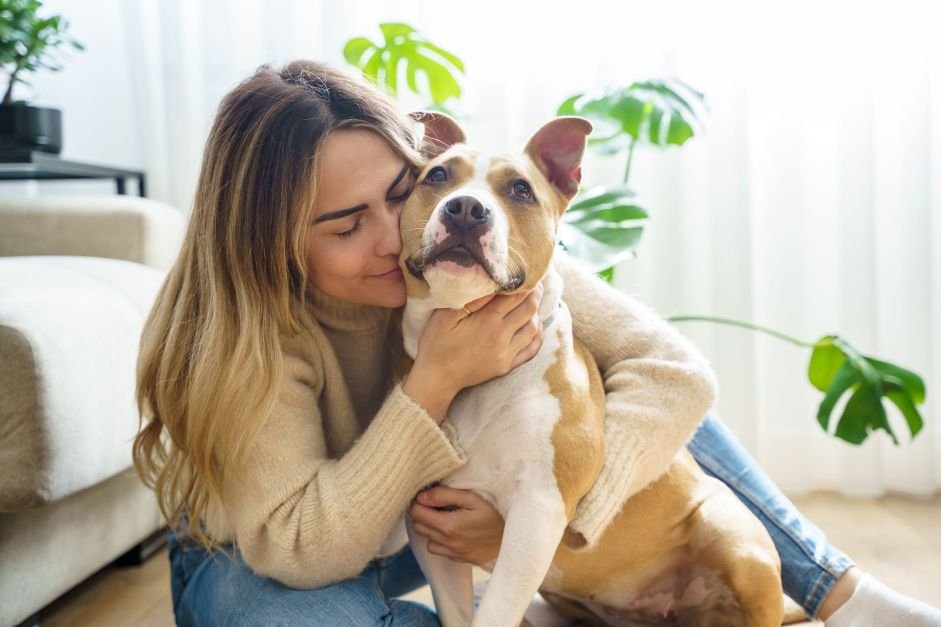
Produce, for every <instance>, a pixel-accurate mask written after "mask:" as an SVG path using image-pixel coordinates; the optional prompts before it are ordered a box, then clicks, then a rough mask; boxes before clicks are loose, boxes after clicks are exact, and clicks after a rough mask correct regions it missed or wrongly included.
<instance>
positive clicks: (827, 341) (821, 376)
mask: <svg viewBox="0 0 941 627" xmlns="http://www.w3.org/2000/svg"><path fill="white" fill-rule="evenodd" d="M833 338H834V336H832V335H830V336H827V337H824V338H821V339H820V341H818V342H817V343H816V344H815V345H814V349H813V352H812V353H811V355H810V365H809V367H808V369H807V376H808V378H809V379H810V382H811V384H813V386H814V387H815V388H817V389H818V390H820V391H821V392H826V391H827V389H828V388H829V387H830V386H831V385H832V384H833V379H834V377H836V375H837V373H838V372H839V371H840V369H841V368H843V365H844V363H845V362H846V355H844V354H843V351H841V350H840V349H839V348H837V347H836V346H835V345H834V344H833Z"/></svg>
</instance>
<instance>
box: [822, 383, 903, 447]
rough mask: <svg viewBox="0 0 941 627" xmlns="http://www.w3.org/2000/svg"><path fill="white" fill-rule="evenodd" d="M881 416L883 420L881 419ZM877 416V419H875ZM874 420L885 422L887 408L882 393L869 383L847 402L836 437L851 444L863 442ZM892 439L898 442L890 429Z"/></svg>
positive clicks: (861, 387) (837, 427)
mask: <svg viewBox="0 0 941 627" xmlns="http://www.w3.org/2000/svg"><path fill="white" fill-rule="evenodd" d="M880 416H881V418H882V420H881V421H880V420H879V417H880ZM873 418H875V421H874V420H873ZM873 422H883V423H884V422H885V409H883V407H882V402H881V398H880V394H879V392H878V391H877V390H874V389H873V388H872V387H870V386H868V385H863V386H860V387H859V388H858V389H857V390H856V391H855V392H854V393H853V395H852V396H851V397H850V400H849V402H848V403H846V409H844V410H843V416H842V417H841V418H840V422H839V423H838V424H837V426H836V433H835V435H836V437H838V438H840V439H841V440H845V441H847V442H849V443H850V444H862V443H863V442H864V441H865V440H866V438H867V437H869V429H870V425H871V424H872V423H873ZM889 435H890V436H891V437H892V440H893V441H894V442H895V443H896V444H898V440H897V439H896V438H895V434H894V433H892V432H891V431H889Z"/></svg>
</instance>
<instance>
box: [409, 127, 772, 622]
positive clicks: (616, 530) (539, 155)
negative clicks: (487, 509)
mask: <svg viewBox="0 0 941 627" xmlns="http://www.w3.org/2000/svg"><path fill="white" fill-rule="evenodd" d="M412 115H413V118H414V119H415V120H417V121H418V122H420V123H422V124H423V125H424V129H425V142H424V144H423V145H424V148H423V150H424V152H425V153H426V156H428V157H429V161H428V163H427V164H426V165H425V166H424V167H423V169H422V171H421V172H420V174H419V176H418V178H417V179H416V185H415V188H414V191H413V192H412V194H411V196H410V198H409V199H408V200H407V201H406V203H405V206H404V207H403V209H402V217H401V229H402V242H403V250H402V254H401V256H400V265H401V267H402V271H403V275H404V276H405V280H406V291H407V304H406V306H405V309H404V311H403V314H402V335H403V339H404V342H405V350H406V353H407V354H408V355H409V356H411V357H412V358H414V357H415V355H416V353H417V346H418V338H419V336H420V335H421V332H422V329H423V328H424V326H425V324H426V323H427V321H428V318H429V317H430V315H431V314H432V312H433V311H434V310H435V309H437V308H442V307H447V308H454V309H460V308H462V307H463V306H464V305H465V304H467V303H469V302H470V301H472V300H474V299H477V298H479V297H482V296H485V295H488V294H493V293H504V294H505V293H513V292H516V291H520V290H530V289H532V288H534V287H535V286H536V285H537V284H538V283H542V285H543V286H544V295H543V298H542V301H541V305H540V310H539V315H540V318H541V319H542V321H543V327H544V340H543V344H542V347H541V348H540V350H539V352H538V354H537V355H536V356H535V357H534V358H533V359H531V360H530V361H528V362H526V363H524V364H523V365H521V366H519V367H517V368H515V369H514V370H512V371H511V372H509V373H508V374H507V375H505V376H503V377H499V378H497V379H493V380H491V381H488V382H486V383H483V384H481V385H478V386H474V387H473V388H469V389H466V390H464V391H462V392H461V393H460V394H459V395H458V396H457V397H456V398H455V400H454V401H453V403H452V404H451V406H450V409H449V411H448V419H449V421H450V422H451V424H452V425H453V427H454V429H455V431H456V433H457V437H458V440H459V442H460V444H461V446H462V447H463V448H464V450H465V452H466V454H467V459H468V461H467V464H466V465H465V466H464V467H462V468H461V469H460V470H458V471H457V472H455V473H453V474H452V475H450V476H449V477H447V478H445V479H444V480H443V481H442V482H441V483H443V484H444V485H448V486H451V487H454V488H463V489H470V490H474V491H475V492H476V493H477V494H479V495H480V496H481V497H483V498H484V499H486V500H487V501H488V502H490V503H491V504H492V505H493V506H494V507H495V508H496V509H497V510H498V511H499V512H500V514H501V515H502V516H503V518H504V520H505V529H504V534H503V541H502V544H501V547H500V552H499V556H498V557H497V559H496V561H495V562H494V563H492V564H480V565H479V566H481V567H483V568H485V569H487V570H489V571H490V572H491V578H490V582H489V584H488V586H487V590H486V592H485V593H484V595H483V598H482V599H481V601H480V605H479V608H478V609H477V612H476V615H475V614H474V609H473V582H472V567H471V566H470V565H469V564H463V563H459V562H457V561H452V560H450V559H449V558H446V557H442V556H437V555H433V554H431V553H430V552H429V551H428V550H427V543H426V542H425V541H424V540H423V538H421V537H420V536H417V535H416V534H415V532H414V530H413V529H412V526H411V522H410V520H407V521H406V528H407V531H408V535H409V539H410V543H411V546H412V549H413V551H414V553H415V556H416V558H417V560H418V563H419V565H420V566H421V568H422V571H423V572H424V573H425V575H426V577H427V579H428V581H429V583H430V585H431V589H432V595H433V597H434V601H435V605H436V607H437V610H438V614H439V617H440V619H441V622H442V623H443V624H444V625H445V627H463V626H466V625H470V624H473V625H475V626H480V627H495V626H499V625H508V626H515V625H519V624H520V622H521V620H522V619H523V616H524V613H525V611H526V609H527V607H528V605H529V603H530V601H531V600H532V597H533V595H534V594H535V593H536V592H537V590H538V591H540V592H542V594H543V596H544V597H545V598H546V599H547V600H548V601H549V602H550V603H552V604H553V605H554V606H555V607H556V608H557V609H558V610H559V611H562V612H563V613H566V614H567V615H568V616H570V617H572V618H573V619H580V620H585V621H589V622H590V624H607V625H661V624H675V625H697V626H708V625H715V626H718V625H722V626H733V625H741V626H744V627H764V626H770V625H780V624H781V617H782V612H783V609H782V592H781V578H780V561H779V558H778V555H777V553H776V551H775V549H774V545H773V544H772V542H771V539H770V537H769V536H768V534H767V532H766V531H765V529H764V528H763V527H762V525H761V524H760V523H759V522H758V520H757V519H756V518H755V517H754V516H752V514H751V513H750V512H749V511H748V510H747V508H746V507H745V506H744V505H743V504H742V503H741V502H740V501H739V500H738V499H737V498H736V497H735V496H734V494H732V492H731V491H730V490H729V489H728V488H727V487H726V486H724V485H723V484H721V483H720V482H719V481H717V480H715V479H711V478H709V477H707V476H706V475H705V474H704V473H703V471H702V470H701V469H700V468H699V466H698V465H697V464H696V462H695V461H694V460H693V458H692V457H691V456H690V455H689V453H688V452H686V451H685V450H684V451H682V452H681V453H679V454H678V455H677V456H676V458H675V459H674V461H673V463H672V465H671V467H670V468H669V470H668V472H667V473H666V474H665V475H663V476H662V477H660V478H659V479H658V480H656V481H655V482H654V483H653V484H652V485H651V486H650V487H649V488H648V489H645V490H643V491H641V492H640V493H638V494H637V495H635V496H634V497H632V498H631V499H630V500H629V501H628V502H627V503H626V505H625V506H624V508H623V509H622V511H621V512H620V514H619V515H618V516H617V517H616V518H615V520H614V521H613V522H612V523H611V524H610V526H609V527H608V528H607V530H606V531H605V533H604V534H603V536H602V538H601V539H600V541H599V543H598V545H597V546H596V547H593V548H591V549H587V548H583V549H581V550H577V549H575V548H572V547H570V546H569V543H566V542H562V540H563V535H564V534H565V533H566V528H567V525H568V523H569V521H570V520H571V518H572V517H573V515H574V513H575V508H576V505H577V503H578V501H579V499H580V498H581V497H582V496H583V495H585V494H586V493H587V492H588V490H589V489H590V488H591V486H592V484H593V483H594V481H595V479H596V478H597V476H598V474H599V472H600V471H601V467H602V463H603V459H604V430H603V423H604V389H603V385H602V379H601V376H600V374H599V371H598V368H597V366H596V365H595V363H594V361H593V360H592V358H591V355H590V354H589V353H588V352H587V350H585V349H584V348H583V347H582V346H581V345H580V344H579V343H578V342H577V341H575V339H574V337H573V334H572V319H571V315H570V313H569V310H568V308H567V307H566V306H565V303H563V302H562V301H561V295H562V283H561V279H560V277H559V273H558V272H557V271H556V270H555V268H554V266H553V263H552V258H553V254H554V251H555V250H556V246H557V239H556V232H557V227H558V224H559V221H560V220H561V218H562V214H563V212H564V211H565V209H566V208H567V207H568V205H569V202H570V201H571V199H572V197H573V196H574V195H575V193H576V192H577V191H578V184H579V180H580V176H581V170H580V164H581V159H582V155H583V153H584V149H585V146H586V143H587V137H588V135H589V133H590V132H591V124H590V123H589V122H588V121H587V120H585V119H582V118H577V117H563V118H557V119H554V120H552V121H550V122H548V123H547V124H545V125H544V126H543V127H542V128H540V129H539V130H538V131H537V132H536V133H535V134H534V135H533V136H532V138H531V139H530V140H529V142H528V143H527V145H526V147H525V149H524V151H523V153H522V154H501V155H488V154H483V153H481V152H478V151H474V150H472V149H471V148H469V147H467V146H466V145H465V138H464V133H463V131H462V130H461V128H460V127H459V126H458V125H457V123H456V122H455V121H454V120H452V119H451V118H449V117H447V116H445V115H442V114H437V113H418V114H412Z"/></svg>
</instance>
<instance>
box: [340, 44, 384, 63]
mask: <svg viewBox="0 0 941 627" xmlns="http://www.w3.org/2000/svg"><path fill="white" fill-rule="evenodd" d="M371 48H378V46H376V44H374V43H373V42H371V41H369V40H368V39H366V38H365V37H354V38H353V39H350V40H349V41H348V42H346V45H345V46H343V58H344V59H346V62H347V63H349V64H350V65H355V66H356V67H361V66H360V64H359V62H360V60H361V59H362V58H363V55H364V54H365V53H366V51H367V50H370V49H371Z"/></svg>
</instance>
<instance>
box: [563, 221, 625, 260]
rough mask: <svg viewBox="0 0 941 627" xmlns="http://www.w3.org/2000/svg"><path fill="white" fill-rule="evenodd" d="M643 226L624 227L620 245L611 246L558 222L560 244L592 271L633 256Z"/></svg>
mask: <svg viewBox="0 0 941 627" xmlns="http://www.w3.org/2000/svg"><path fill="white" fill-rule="evenodd" d="M642 235H643V228H641V227H637V228H633V229H624V233H623V240H622V242H621V245H618V246H611V245H609V244H606V243H604V242H602V241H599V240H598V239H596V238H595V237H594V233H592V232H585V231H582V230H580V229H578V228H577V227H575V226H573V225H571V224H567V223H565V222H562V223H561V224H559V240H560V242H559V243H560V245H561V246H562V248H563V249H565V250H566V251H567V252H568V253H569V254H570V255H572V256H573V257H576V258H578V259H580V260H581V261H583V262H584V263H585V265H586V266H587V267H588V269H590V270H591V271H592V272H600V271H601V270H603V269H605V268H609V267H611V266H614V265H616V264H618V263H620V262H621V261H624V260H625V259H629V258H631V257H633V256H634V250H635V249H636V247H637V243H638V242H639V241H640V238H641V236H642Z"/></svg>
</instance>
